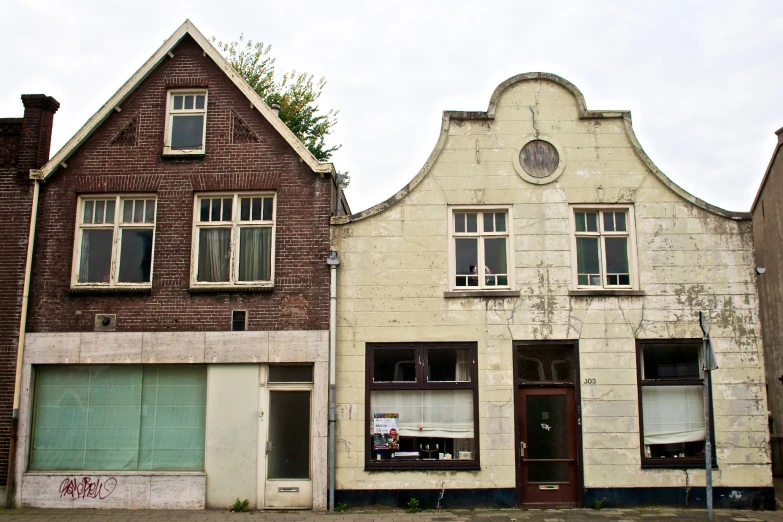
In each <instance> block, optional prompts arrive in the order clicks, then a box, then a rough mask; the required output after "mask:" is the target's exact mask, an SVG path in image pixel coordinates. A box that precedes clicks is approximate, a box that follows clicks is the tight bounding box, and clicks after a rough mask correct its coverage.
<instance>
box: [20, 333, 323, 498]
mask: <svg viewBox="0 0 783 522" xmlns="http://www.w3.org/2000/svg"><path fill="white" fill-rule="evenodd" d="M327 343H328V332H327V331H322V330H314V331H306V330H292V331H269V332H265V331H246V332H172V333H168V332H145V333H140V332H139V333H110V332H105V333H104V332H88V333H33V334H28V335H27V338H26V343H25V353H24V365H23V374H22V394H21V400H20V410H19V438H18V445H17V453H16V463H17V465H16V484H17V487H16V489H15V497H14V504H15V505H16V506H23V507H48V508H63V507H87V508H126V509H204V508H205V507H208V508H221V509H224V508H227V507H228V506H230V505H231V504H233V502H234V501H235V500H236V498H238V497H239V498H241V499H248V501H249V504H250V507H251V508H252V509H263V508H264V507H269V503H270V502H269V500H270V499H267V498H265V496H267V495H268V494H269V493H268V491H269V489H268V487H267V485H268V483H267V479H266V477H267V473H266V451H265V449H266V443H267V434H268V431H267V419H268V414H267V409H268V404H269V401H268V390H269V384H268V382H267V369H268V364H269V363H272V364H275V363H300V364H301V363H305V364H312V365H313V383H312V387H311V389H312V391H311V402H310V403H311V414H310V430H311V431H310V435H311V436H310V444H311V445H310V449H309V451H310V483H311V487H312V504H311V505H308V506H307V507H308V508H310V507H311V508H312V509H313V510H324V509H326V470H327V467H326V458H325V456H326V438H327V433H326V430H327V419H326V411H327V381H328V344H327ZM183 363H186V364H206V366H207V402H206V440H205V460H204V471H203V472H171V471H166V472H141V471H140V472H89V471H84V472H81V471H79V472H73V471H69V472H34V471H28V459H29V453H30V439H31V428H32V426H31V420H32V416H33V415H32V410H33V400H34V397H33V393H32V389H31V386H32V385H33V379H32V375H33V371H34V367H35V366H37V365H58V364H183ZM84 477H87V478H89V479H90V481H91V483H93V484H97V483H98V481H101V483H103V484H106V483H107V480H111V479H113V481H112V482H109V484H108V486H107V487H108V489H104V490H102V492H103V493H102V494H100V495H99V497H98V498H93V497H90V496H87V497H82V498H79V497H78V496H76V497H75V496H73V495H67V494H66V495H62V494H61V489H60V488H61V485H62V483H63V481H64V480H65V479H67V478H74V479H76V480H77V481H79V482H81V481H82V480H83V478H84ZM107 493H108V494H107ZM303 493H306V492H303ZM101 496H103V498H100V497H101Z"/></svg>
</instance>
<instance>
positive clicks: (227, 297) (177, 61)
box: [28, 37, 331, 332]
mask: <svg viewBox="0 0 783 522" xmlns="http://www.w3.org/2000/svg"><path fill="white" fill-rule="evenodd" d="M173 54H174V58H173V59H170V58H166V59H165V60H164V62H163V63H162V64H161V65H160V66H159V67H158V68H157V69H156V70H155V71H154V72H153V73H152V74H151V75H150V76H149V77H148V78H147V79H146V80H145V81H144V82H143V83H142V84H141V85H139V86H138V87H137V88H136V90H135V91H134V92H133V93H132V94H131V95H130V96H129V97H128V98H127V99H126V100H125V102H124V103H123V105H122V111H121V112H120V113H113V114H112V115H111V116H110V117H109V118H108V119H107V120H106V121H105V122H104V123H103V124H102V125H101V126H100V128H99V129H97V131H96V132H95V133H93V135H92V136H91V137H90V138H89V139H88V140H87V141H86V142H85V144H84V145H83V146H82V147H81V148H80V149H79V150H78V151H77V152H76V153H74V154H73V155H72V156H71V157H70V158H69V159H68V161H67V163H68V167H67V168H66V169H60V170H58V171H57V172H55V173H54V175H53V176H52V178H51V179H50V180H49V181H48V182H47V183H46V184H45V185H44V189H43V190H42V193H41V202H40V205H41V207H40V209H41V210H40V217H39V225H38V231H37V238H36V250H35V251H36V255H35V260H34V268H33V271H34V274H35V276H34V277H33V280H32V289H31V302H30V316H29V323H28V324H29V331H31V332H74V331H92V330H93V328H94V317H95V314H97V313H101V314H104V313H105V314H117V331H120V332H122V331H125V332H127V331H195V330H201V331H204V330H206V331H223V330H230V329H231V310H233V309H242V310H248V329H249V330H309V329H327V328H328V312H329V298H328V285H329V273H328V268H327V265H326V263H325V259H326V257H327V254H328V251H329V213H330V199H331V193H330V180H329V179H321V178H320V177H318V176H317V175H315V174H314V173H313V172H312V171H310V170H309V168H307V167H306V166H305V165H304V164H303V163H302V162H301V161H300V158H299V156H298V155H297V154H296V153H295V152H294V151H293V150H292V149H291V148H290V146H289V145H288V144H286V143H285V141H284V140H283V139H282V138H281V137H280V136H279V135H278V134H277V132H276V131H275V130H274V129H273V128H272V126H271V125H269V123H268V122H267V121H266V120H265V119H264V118H263V117H262V116H261V115H260V114H259V113H258V112H257V111H254V110H253V109H251V108H250V104H249V103H248V102H247V99H246V98H245V97H244V96H243V95H242V94H241V92H240V91H239V90H238V89H237V88H236V87H235V86H234V85H233V84H232V83H231V82H230V80H229V79H228V78H227V77H226V76H225V75H224V74H223V72H222V71H221V70H220V69H219V68H218V67H217V66H216V65H215V64H214V63H213V62H212V61H211V60H210V59H209V58H207V57H204V56H203V53H202V51H201V49H200V47H199V46H198V45H197V44H196V43H195V42H194V41H193V40H191V39H190V38H189V37H188V38H186V39H185V40H183V41H182V42H181V43H180V45H179V46H178V47H177V48H176V49H175V50H174V53H173ZM189 78H192V79H193V80H188V79H189ZM190 84H193V85H199V86H204V85H208V86H209V106H208V114H207V134H206V155H205V156H204V157H203V158H198V159H195V158H181V159H170V158H166V159H163V158H162V157H161V154H162V149H163V134H164V124H165V122H164V118H165V100H166V89H167V88H168V87H171V86H178V87H179V86H183V85H190ZM232 113H236V114H237V115H239V116H240V117H241V119H242V120H243V121H244V122H245V123H246V124H247V125H248V126H249V127H250V128H251V130H252V132H253V133H255V134H256V135H258V136H259V137H260V138H261V139H260V140H259V141H258V142H251V143H246V144H242V145H237V144H233V145H232V144H231V143H230V141H231V140H230V136H231V131H232V124H233V122H234V117H233V116H232ZM128 114H134V115H135V114H138V122H139V124H138V136H137V141H136V146H134V147H117V146H112V145H111V142H112V138H113V137H114V136H116V135H117V134H118V133H119V132H120V131H121V129H122V128H123V127H124V126H125V125H127V123H128ZM243 190H274V191H276V193H277V228H276V252H275V272H276V277H275V288H274V291H272V292H251V293H225V292H224V293H209V294H201V293H190V292H189V291H188V286H189V281H190V262H191V237H192V224H193V204H194V197H195V194H197V193H199V192H204V191H243ZM133 192H144V193H154V194H156V195H157V197H158V203H157V205H158V206H157V222H156V229H155V247H154V261H153V284H152V292H151V293H149V294H128V293H125V294H122V293H118V294H113V295H112V294H110V295H106V294H95V293H87V294H73V293H71V292H70V280H71V268H72V257H73V246H74V228H75V215H76V205H77V199H78V195H80V194H99V193H133Z"/></svg>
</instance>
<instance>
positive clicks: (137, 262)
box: [72, 195, 156, 287]
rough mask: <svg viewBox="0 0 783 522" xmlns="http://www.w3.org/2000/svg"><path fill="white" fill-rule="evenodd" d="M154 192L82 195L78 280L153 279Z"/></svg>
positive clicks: (141, 283) (122, 282) (138, 282)
mask: <svg viewBox="0 0 783 522" xmlns="http://www.w3.org/2000/svg"><path fill="white" fill-rule="evenodd" d="M155 202H156V200H155V197H154V196H136V195H134V196H101V197H92V196H83V197H80V198H79V204H78V225H77V230H76V239H75V241H76V244H75V246H74V263H73V277H72V285H73V286H74V287H80V286H81V287H90V286H93V287H94V286H101V287H104V286H108V287H120V286H129V287H133V286H138V287H150V286H151V285H152V250H153V239H154V232H155Z"/></svg>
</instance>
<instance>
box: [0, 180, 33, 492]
mask: <svg viewBox="0 0 783 522" xmlns="http://www.w3.org/2000/svg"><path fill="white" fill-rule="evenodd" d="M40 189H41V182H40V181H39V180H37V179H36V180H35V184H34V185H33V202H32V208H31V210H30V232H29V233H28V236H27V260H26V262H25V268H24V286H23V291H22V307H21V313H20V314H19V315H20V317H19V345H18V346H17V349H16V374H15V376H14V406H13V407H14V409H13V412H12V414H11V440H10V444H9V447H8V474H7V478H6V490H5V505H6V507H11V506H12V505H13V499H14V486H15V480H14V479H15V478H16V470H15V469H14V468H15V467H16V439H17V428H18V426H19V396H20V391H21V389H22V367H23V364H22V363H23V361H22V359H23V358H24V340H25V333H26V331H27V303H28V302H29V299H30V276H31V273H32V269H33V244H34V242H35V223H36V221H37V218H38V194H39V192H40Z"/></svg>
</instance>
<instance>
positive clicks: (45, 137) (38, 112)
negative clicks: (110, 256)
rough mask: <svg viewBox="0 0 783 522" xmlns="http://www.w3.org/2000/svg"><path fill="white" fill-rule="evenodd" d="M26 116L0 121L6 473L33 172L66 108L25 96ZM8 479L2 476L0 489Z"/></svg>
mask: <svg viewBox="0 0 783 522" xmlns="http://www.w3.org/2000/svg"><path fill="white" fill-rule="evenodd" d="M22 103H23V104H24V116H23V117H22V118H2V119H0V238H2V249H0V288H2V292H0V412H2V414H0V470H6V469H8V454H9V443H10V434H11V421H12V415H11V412H12V411H13V408H15V407H16V406H15V404H14V374H15V370H16V354H17V349H18V347H19V324H20V321H21V310H22V299H23V295H24V294H25V277H24V276H25V265H26V260H27V255H28V237H29V230H30V209H31V203H32V200H33V191H34V182H33V181H31V180H30V178H29V176H28V174H29V172H30V169H37V168H40V167H41V166H42V165H43V164H44V163H46V161H47V160H48V159H49V145H50V143H51V136H52V121H53V117H54V113H55V112H57V109H58V108H59V107H60V104H59V103H57V101H56V100H55V99H54V98H51V97H48V96H45V95H43V94H25V95H22ZM5 486H6V474H5V473H3V472H0V487H2V488H5Z"/></svg>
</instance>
